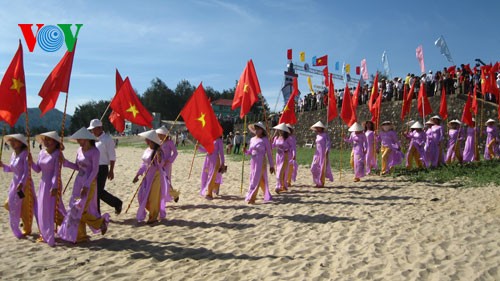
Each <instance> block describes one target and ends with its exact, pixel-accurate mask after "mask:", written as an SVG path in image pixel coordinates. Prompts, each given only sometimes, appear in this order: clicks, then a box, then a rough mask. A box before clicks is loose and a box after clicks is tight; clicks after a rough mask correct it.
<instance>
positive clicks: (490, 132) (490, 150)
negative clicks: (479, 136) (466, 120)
mask: <svg viewBox="0 0 500 281" xmlns="http://www.w3.org/2000/svg"><path fill="white" fill-rule="evenodd" d="M495 123H496V122H495V120H493V119H488V121H486V144H485V146H484V159H485V160H492V159H498V157H499V156H500V153H499V150H498V128H497V126H496V124H495Z"/></svg>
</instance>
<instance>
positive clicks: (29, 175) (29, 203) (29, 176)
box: [25, 107, 34, 218]
mask: <svg viewBox="0 0 500 281" xmlns="http://www.w3.org/2000/svg"><path fill="white" fill-rule="evenodd" d="M25 113H26V140H27V143H28V145H27V149H28V155H30V154H31V149H30V127H29V114H28V107H26V112H25ZM31 162H32V161H29V158H28V179H27V180H26V184H25V186H26V188H28V189H30V190H31V184H32V183H33V182H32V181H33V179H32V178H31V164H32V163H31ZM32 198H34V194H31V196H27V197H26V199H27V200H28V206H29V207H28V208H29V212H30V218H32V217H33V213H32V210H33V202H32V200H31V199H32ZM26 199H25V200H26Z"/></svg>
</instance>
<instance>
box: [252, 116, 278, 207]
mask: <svg viewBox="0 0 500 281" xmlns="http://www.w3.org/2000/svg"><path fill="white" fill-rule="evenodd" d="M248 129H249V130H250V131H251V132H252V133H253V134H255V136H254V137H253V138H252V139H250V145H249V146H248V150H247V151H245V154H247V155H250V157H251V158H250V186H249V187H248V192H247V195H246V197H245V201H246V202H247V203H248V204H255V200H256V198H257V193H258V191H259V187H260V188H261V190H262V192H263V193H264V201H271V200H272V196H271V193H270V192H269V182H268V178H267V162H269V166H270V167H269V172H270V173H271V174H273V173H274V160H273V154H272V150H271V144H270V143H269V140H268V139H267V136H266V126H265V125H264V124H263V123H262V122H257V123H255V124H251V125H250V126H248ZM266 157H267V161H266Z"/></svg>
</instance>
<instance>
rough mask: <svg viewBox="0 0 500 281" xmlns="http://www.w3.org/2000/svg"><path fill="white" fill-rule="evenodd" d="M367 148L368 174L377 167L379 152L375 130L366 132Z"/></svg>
mask: <svg viewBox="0 0 500 281" xmlns="http://www.w3.org/2000/svg"><path fill="white" fill-rule="evenodd" d="M365 136H366V141H367V143H368V144H367V149H366V174H367V175H368V174H369V173H371V170H372V169H377V167H378V164H377V154H376V153H375V152H376V147H375V133H374V132H373V131H366V132H365Z"/></svg>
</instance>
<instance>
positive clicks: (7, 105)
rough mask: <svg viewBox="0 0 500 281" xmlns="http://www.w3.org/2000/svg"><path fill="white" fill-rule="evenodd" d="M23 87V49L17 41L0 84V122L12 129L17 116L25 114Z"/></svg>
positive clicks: (24, 88)
mask: <svg viewBox="0 0 500 281" xmlns="http://www.w3.org/2000/svg"><path fill="white" fill-rule="evenodd" d="M25 85H26V81H25V79H24V64H23V47H22V45H21V40H19V48H18V49H17V52H16V54H15V55H14V58H13V59H12V62H11V63H10V65H9V67H8V68H7V71H5V74H4V76H3V79H2V82H1V84H0V100H1V102H0V120H3V121H5V122H6V123H7V124H9V125H10V126H11V127H14V125H15V124H16V122H17V119H19V116H21V114H23V112H26V86H25Z"/></svg>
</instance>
